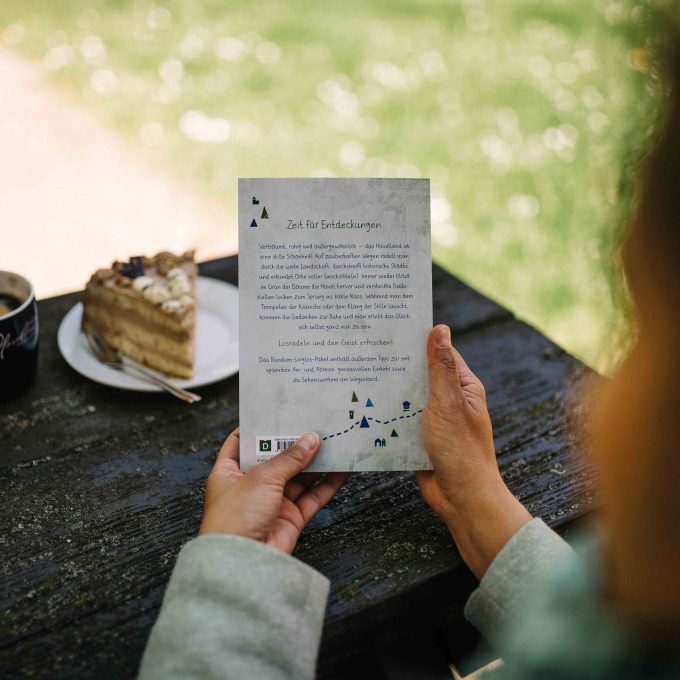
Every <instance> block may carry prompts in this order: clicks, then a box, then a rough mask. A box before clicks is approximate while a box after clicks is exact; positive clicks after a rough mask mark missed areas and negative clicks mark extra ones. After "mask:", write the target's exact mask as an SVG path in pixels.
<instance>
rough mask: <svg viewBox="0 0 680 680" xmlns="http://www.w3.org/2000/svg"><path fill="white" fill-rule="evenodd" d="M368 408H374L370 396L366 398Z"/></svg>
mask: <svg viewBox="0 0 680 680" xmlns="http://www.w3.org/2000/svg"><path fill="white" fill-rule="evenodd" d="M366 408H373V402H372V401H371V398H370V397H369V398H368V399H367V400H366Z"/></svg>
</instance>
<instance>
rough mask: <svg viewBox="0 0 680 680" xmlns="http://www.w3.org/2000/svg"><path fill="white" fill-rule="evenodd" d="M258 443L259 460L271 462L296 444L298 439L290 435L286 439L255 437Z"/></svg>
mask: <svg viewBox="0 0 680 680" xmlns="http://www.w3.org/2000/svg"><path fill="white" fill-rule="evenodd" d="M255 439H256V442H257V444H256V445H257V451H256V453H257V460H258V462H260V461H263V460H269V459H270V458H271V457H272V456H275V455H276V454H277V453H281V451H285V450H286V449H287V448H288V447H289V446H292V445H293V444H295V442H296V441H297V440H298V437H296V436H294V435H288V436H286V437H255Z"/></svg>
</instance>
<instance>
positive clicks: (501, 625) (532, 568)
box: [465, 519, 573, 646]
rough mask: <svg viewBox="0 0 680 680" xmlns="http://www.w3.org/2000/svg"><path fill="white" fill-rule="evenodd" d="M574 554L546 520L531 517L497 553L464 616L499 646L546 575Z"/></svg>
mask: <svg viewBox="0 0 680 680" xmlns="http://www.w3.org/2000/svg"><path fill="white" fill-rule="evenodd" d="M572 554H573V551H572V549H571V548H570V547H569V545H568V544H567V543H566V542H565V541H564V540H563V539H562V538H560V537H559V536H558V535H557V534H556V533H555V532H554V531H553V530H552V529H550V528H549V527H548V526H547V525H546V524H544V523H543V520H540V519H532V520H531V521H530V522H528V523H527V524H525V525H524V526H523V527H522V528H521V529H519V530H518V531H517V532H516V533H515V534H514V535H513V536H512V538H511V539H510V540H509V541H508V542H507V543H506V544H505V546H504V547H503V549H502V550H501V551H500V552H499V553H498V555H497V556H496V559H494V561H493V562H492V563H491V566H490V567H489V568H488V569H487V571H486V574H484V577H483V578H482V580H481V581H480V583H479V587H478V588H477V589H476V590H475V591H474V592H473V593H472V595H470V598H469V600H468V601H467V604H466V605H465V618H466V619H467V620H468V621H470V622H471V623H472V624H473V625H474V626H475V627H476V628H477V630H479V631H480V633H482V635H484V637H485V638H486V639H487V640H488V641H489V642H490V643H491V644H492V645H494V646H498V643H499V641H500V640H502V639H503V636H504V633H505V632H506V631H507V630H508V628H509V626H510V625H511V624H512V622H513V620H514V619H515V617H516V616H517V614H518V613H519V612H521V611H522V609H524V607H525V604H526V602H527V601H529V600H530V598H531V597H532V595H533V594H535V593H536V590H537V589H539V588H541V587H542V585H543V583H544V582H545V580H546V577H547V576H548V575H549V574H550V572H551V571H553V570H554V569H556V568H558V567H561V566H562V565H563V564H564V563H565V562H566V561H567V560H568V559H569V558H570V557H571V555H572Z"/></svg>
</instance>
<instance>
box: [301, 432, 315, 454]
mask: <svg viewBox="0 0 680 680" xmlns="http://www.w3.org/2000/svg"><path fill="white" fill-rule="evenodd" d="M318 443H319V435H318V434H317V433H316V432H305V434H303V435H302V437H300V439H298V444H300V446H302V447H303V448H305V449H307V451H314V449H315V448H316V445H317V444H318Z"/></svg>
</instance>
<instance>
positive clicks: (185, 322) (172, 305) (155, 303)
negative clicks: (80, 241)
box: [82, 251, 196, 378]
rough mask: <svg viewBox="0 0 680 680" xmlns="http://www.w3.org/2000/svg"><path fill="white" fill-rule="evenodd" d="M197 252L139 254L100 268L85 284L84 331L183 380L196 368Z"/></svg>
mask: <svg viewBox="0 0 680 680" xmlns="http://www.w3.org/2000/svg"><path fill="white" fill-rule="evenodd" d="M195 281H196V265H195V264H194V253H193V251H191V252H187V253H184V254H183V255H174V254H173V253H169V252H162V253H158V255H156V256H154V257H133V258H130V261H129V262H114V263H113V265H112V266H111V267H110V268H109V269H99V270H98V271H97V272H95V273H94V274H93V275H92V277H91V278H90V280H89V281H88V283H87V286H86V287H85V294H84V297H83V307H84V309H83V320H82V329H83V330H84V331H85V332H87V331H88V330H95V331H97V332H99V334H100V335H101V336H102V337H103V338H104V340H105V341H106V342H107V343H108V344H109V345H111V346H112V347H113V348H114V349H117V350H118V351H119V352H120V353H121V354H124V355H126V356H128V357H130V358H131V359H134V360H135V361H137V362H139V363H141V364H144V365H145V366H149V367H150V368H154V369H156V370H157V371H161V372H162V373H165V374H167V375H170V376H175V377H178V378H190V377H191V376H192V373H193V367H194V330H195V325H196V312H195V305H194V298H195Z"/></svg>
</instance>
